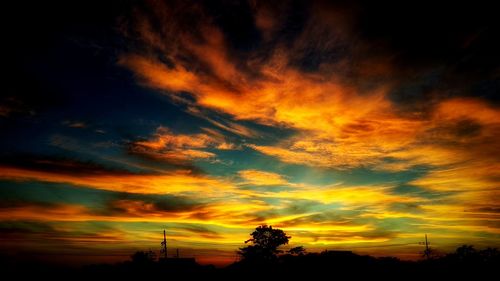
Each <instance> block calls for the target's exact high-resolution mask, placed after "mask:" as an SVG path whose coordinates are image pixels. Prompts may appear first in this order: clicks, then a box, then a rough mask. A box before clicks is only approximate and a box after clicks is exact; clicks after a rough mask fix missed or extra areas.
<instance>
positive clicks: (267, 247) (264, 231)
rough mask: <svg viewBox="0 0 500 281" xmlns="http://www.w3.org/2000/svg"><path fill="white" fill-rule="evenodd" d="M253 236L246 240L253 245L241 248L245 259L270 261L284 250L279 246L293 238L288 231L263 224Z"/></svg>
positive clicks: (241, 253)
mask: <svg viewBox="0 0 500 281" xmlns="http://www.w3.org/2000/svg"><path fill="white" fill-rule="evenodd" d="M250 235H251V236H252V238H250V239H248V240H247V241H245V243H251V245H249V246H246V247H244V248H240V251H239V252H238V254H240V255H241V256H242V257H243V259H245V260H252V261H256V260H265V261H270V260H274V259H276V258H277V255H278V254H279V253H281V252H283V251H281V250H279V249H278V247H279V246H281V245H285V244H288V240H289V239H290V238H291V237H290V236H287V235H286V233H285V232H284V231H283V230H281V229H277V228H273V227H272V226H267V225H261V226H259V227H257V228H256V229H255V231H254V232H252V233H251V234H250Z"/></svg>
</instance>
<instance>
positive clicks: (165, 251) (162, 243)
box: [160, 230, 167, 259]
mask: <svg viewBox="0 0 500 281" xmlns="http://www.w3.org/2000/svg"><path fill="white" fill-rule="evenodd" d="M160 252H161V253H163V254H164V255H165V256H164V257H165V259H167V235H166V234H165V230H163V241H162V242H161V251H160Z"/></svg>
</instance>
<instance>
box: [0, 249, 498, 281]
mask: <svg viewBox="0 0 500 281" xmlns="http://www.w3.org/2000/svg"><path fill="white" fill-rule="evenodd" d="M1 262H2V268H1V269H2V275H3V276H9V277H10V278H9V280H16V279H20V280H24V279H27V278H30V279H35V278H36V279H38V280H40V278H48V279H47V280H54V279H58V280H96V279H97V280H102V279H108V280H166V279H176V280H273V279H274V280H287V279H288V280H311V278H314V279H313V280H352V279H366V280H373V279H375V280H379V279H380V280H416V279H420V280H464V279H468V280H498V279H497V278H498V273H499V270H500V255H499V254H498V251H496V250H493V249H492V250H491V251H489V252H488V251H487V250H485V251H481V252H471V253H468V252H464V253H458V252H457V253H454V254H449V255H446V256H443V257H439V258H433V259H426V260H422V261H417V262H410V261H401V260H399V259H396V258H392V257H388V258H374V257H371V256H360V255H356V254H354V253H352V252H339V251H325V252H322V253H311V254H305V255H296V256H293V255H284V256H280V257H279V258H277V259H274V260H267V261H264V260H254V261H248V260H247V261H240V262H237V263H234V264H231V265H229V266H227V267H225V268H215V267H214V266H202V265H199V264H197V263H196V262H195V261H194V259H178V260H176V259H168V260H166V261H165V260H160V261H152V260H147V259H144V260H133V261H127V262H123V263H118V264H113V265H109V264H108V265H92V266H85V267H83V268H69V267H61V266H59V267H56V266H49V265H45V264H42V263H28V262H24V263H19V262H13V261H10V260H6V259H3V260H2V261H1ZM5 280H7V279H5ZM43 280H45V279H43Z"/></svg>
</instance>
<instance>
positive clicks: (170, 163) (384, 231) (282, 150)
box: [0, 0, 500, 265]
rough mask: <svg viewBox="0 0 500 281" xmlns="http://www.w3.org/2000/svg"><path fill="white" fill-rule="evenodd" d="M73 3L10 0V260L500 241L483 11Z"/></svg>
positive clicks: (497, 125)
mask: <svg viewBox="0 0 500 281" xmlns="http://www.w3.org/2000/svg"><path fill="white" fill-rule="evenodd" d="M33 2H35V1H33ZM67 2H68V3H60V1H53V2H50V1H49V3H46V2H45V1H43V3H42V1H37V2H35V3H30V2H27V3H21V2H20V1H18V2H17V3H13V4H8V5H7V6H6V7H5V10H4V12H5V13H7V16H6V17H3V19H2V21H3V22H2V29H3V30H4V31H3V32H2V37H3V40H2V41H3V43H2V45H3V47H4V48H5V50H4V52H3V53H4V59H3V60H2V67H3V69H4V71H3V73H4V74H3V76H4V78H5V81H4V82H3V83H2V88H3V89H2V90H1V95H0V132H1V138H0V252H1V253H2V255H10V256H15V257H34V258H39V259H43V260H58V261H64V262H74V263H92V262H93V263H95V262H103V261H107V262H109V261H118V260H124V259H127V258H128V256H129V255H130V254H131V253H133V252H134V251H137V250H148V249H151V250H154V251H158V250H159V248H160V242H161V240H162V234H163V230H164V229H165V230H166V234H167V240H168V247H169V249H170V253H172V254H173V253H174V250H173V249H179V250H180V253H181V256H184V257H195V258H196V259H197V260H198V261H199V262H202V263H213V264H218V265H223V264H228V263H231V262H234V261H235V260H237V258H238V257H237V254H236V250H237V249H238V248H239V247H242V246H244V245H245V244H244V241H245V240H247V239H248V238H249V233H250V232H251V231H252V229H254V228H255V227H256V226H258V225H262V224H268V225H272V226H274V227H278V228H281V229H283V230H284V231H285V232H286V233H287V234H289V235H290V236H291V237H292V238H291V240H290V244H289V245H287V246H286V247H285V249H286V248H289V247H293V246H298V245H303V246H304V247H305V248H306V249H307V250H308V251H309V252H315V251H322V250H325V249H329V250H353V251H355V252H356V253H362V254H373V255H377V256H382V255H393V256H397V257H400V258H402V259H418V258H420V257H421V253H422V251H423V248H422V246H421V245H419V242H421V241H423V239H424V235H425V234H427V235H428V237H429V240H430V242H431V246H432V247H433V248H435V249H436V250H437V251H438V252H442V253H443V252H448V251H451V250H453V249H454V248H455V247H457V246H459V245H462V244H465V243H467V244H474V245H476V247H486V246H492V247H495V246H500V142H499V141H498V140H499V138H500V56H499V54H498V50H500V39H499V37H498V34H500V33H499V32H500V30H499V26H500V24H499V20H500V18H499V17H498V16H497V15H496V10H495V9H494V8H493V7H492V6H491V7H490V6H488V5H493V4H487V3H479V2H480V1H479V2H478V1H474V2H473V1H464V3H463V4H462V3H458V2H457V3H454V4H453V5H445V4H436V3H433V2H427V1H403V2H402V3H399V4H394V3H388V2H385V1H355V2H352V1H349V2H347V1H346V2H327V1H276V2H275V1H253V0H252V1H131V0H129V1H100V2H98V1H96V2H94V1H67ZM104 2H105V3H104ZM459 2H463V1H459Z"/></svg>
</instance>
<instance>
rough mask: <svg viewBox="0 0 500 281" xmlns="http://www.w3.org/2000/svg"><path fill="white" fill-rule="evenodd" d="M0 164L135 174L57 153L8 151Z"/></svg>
mask: <svg viewBox="0 0 500 281" xmlns="http://www.w3.org/2000/svg"><path fill="white" fill-rule="evenodd" d="M0 165H4V166H9V167H15V168H20V169H27V170H34V171H43V172H51V173H59V174H67V175H74V176H92V175H126V174H133V173H132V172H130V171H128V170H125V169H119V168H113V167H106V166H103V165H101V164H97V163H95V162H94V161H79V160H77V159H74V158H69V157H65V156H55V155H37V154H11V153H8V154H4V155H2V156H1V157H0Z"/></svg>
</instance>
